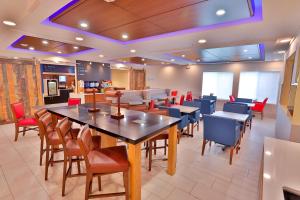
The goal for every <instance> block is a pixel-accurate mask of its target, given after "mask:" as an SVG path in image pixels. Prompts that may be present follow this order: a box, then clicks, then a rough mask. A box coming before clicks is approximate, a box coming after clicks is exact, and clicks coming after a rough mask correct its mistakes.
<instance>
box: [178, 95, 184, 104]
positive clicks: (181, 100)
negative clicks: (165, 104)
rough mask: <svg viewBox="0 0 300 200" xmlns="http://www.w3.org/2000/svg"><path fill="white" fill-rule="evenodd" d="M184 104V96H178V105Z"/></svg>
mask: <svg viewBox="0 0 300 200" xmlns="http://www.w3.org/2000/svg"><path fill="white" fill-rule="evenodd" d="M183 102H184V95H181V96H180V100H179V105H183Z"/></svg>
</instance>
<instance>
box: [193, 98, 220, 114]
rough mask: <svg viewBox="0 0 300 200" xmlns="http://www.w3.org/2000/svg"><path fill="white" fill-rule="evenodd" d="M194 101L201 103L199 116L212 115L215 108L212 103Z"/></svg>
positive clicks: (205, 100) (201, 100)
mask: <svg viewBox="0 0 300 200" xmlns="http://www.w3.org/2000/svg"><path fill="white" fill-rule="evenodd" d="M194 101H197V102H201V108H200V111H201V114H202V115H205V114H207V115H211V114H212V113H214V112H215V106H214V104H213V103H211V102H210V100H208V99H194Z"/></svg>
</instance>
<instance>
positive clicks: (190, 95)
mask: <svg viewBox="0 0 300 200" xmlns="http://www.w3.org/2000/svg"><path fill="white" fill-rule="evenodd" d="M186 101H193V95H192V92H191V91H188V92H187V94H186Z"/></svg>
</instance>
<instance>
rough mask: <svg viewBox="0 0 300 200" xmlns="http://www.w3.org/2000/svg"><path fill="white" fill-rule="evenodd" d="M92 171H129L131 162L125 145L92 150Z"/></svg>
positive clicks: (90, 159) (89, 155)
mask: <svg viewBox="0 0 300 200" xmlns="http://www.w3.org/2000/svg"><path fill="white" fill-rule="evenodd" d="M88 159H89V163H90V169H89V170H90V171H91V172H92V173H96V174H97V173H99V174H101V173H115V172H121V171H127V170H128V169H129V162H128V160H127V151H126V147H125V146H116V147H109V148H104V149H101V150H99V151H90V153H89V154H88Z"/></svg>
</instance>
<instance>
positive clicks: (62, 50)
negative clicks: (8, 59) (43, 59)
mask: <svg viewBox="0 0 300 200" xmlns="http://www.w3.org/2000/svg"><path fill="white" fill-rule="evenodd" d="M12 46H13V47H14V48H20V49H26V50H30V49H29V48H30V47H33V48H34V50H35V51H41V52H47V53H54V54H58V55H60V54H72V53H78V52H82V51H85V50H89V49H92V48H89V47H84V46H79V45H73V44H68V43H64V42H58V41H54V40H48V39H43V38H38V37H32V36H22V37H21V38H20V39H18V40H17V41H16V42H14V43H13V44H12Z"/></svg>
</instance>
